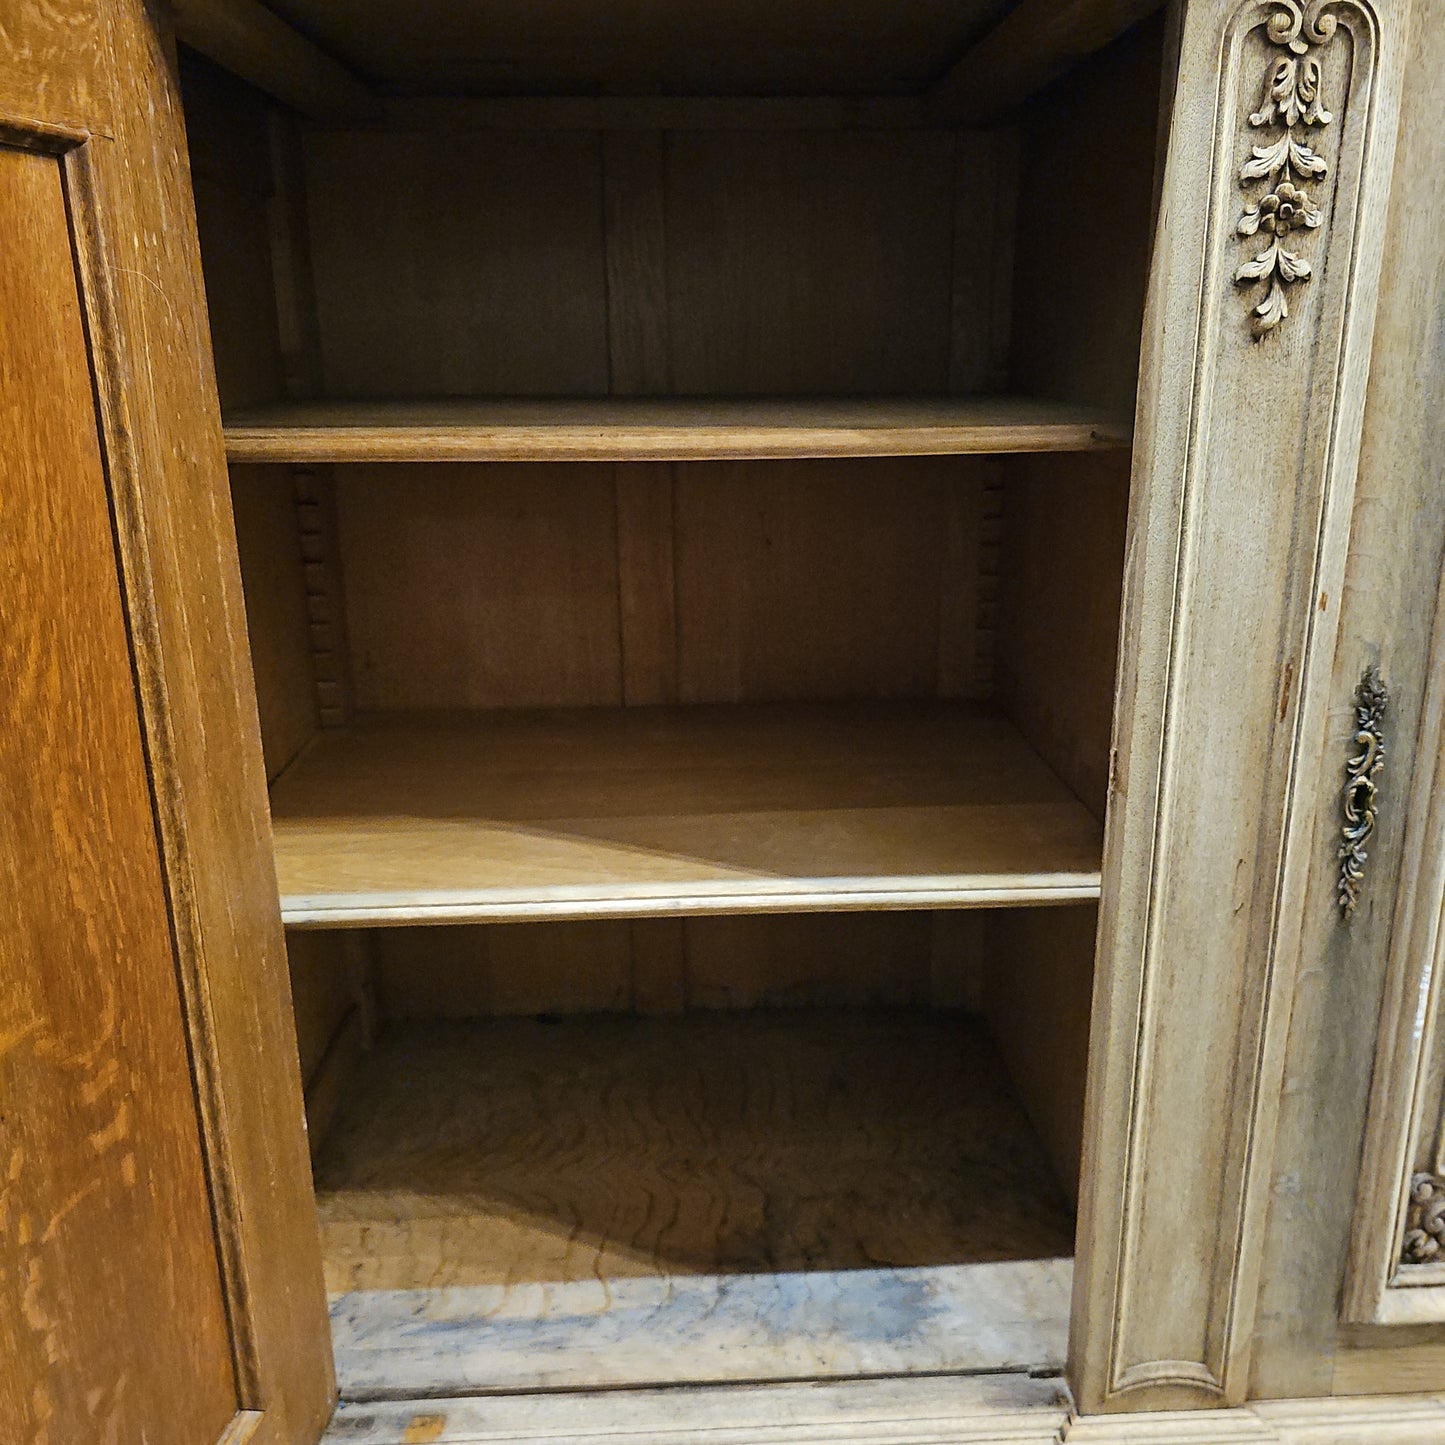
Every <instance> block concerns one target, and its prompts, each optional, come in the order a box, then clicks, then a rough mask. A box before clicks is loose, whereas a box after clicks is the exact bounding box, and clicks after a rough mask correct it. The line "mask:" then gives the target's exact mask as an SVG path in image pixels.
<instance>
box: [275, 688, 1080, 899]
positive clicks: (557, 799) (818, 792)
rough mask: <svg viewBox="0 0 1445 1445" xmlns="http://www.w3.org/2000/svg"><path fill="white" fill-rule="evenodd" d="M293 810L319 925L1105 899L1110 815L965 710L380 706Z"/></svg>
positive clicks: (292, 887)
mask: <svg viewBox="0 0 1445 1445" xmlns="http://www.w3.org/2000/svg"><path fill="white" fill-rule="evenodd" d="M979 758H986V759H987V764H988V786H987V788H986V789H981V788H980V786H979V782H978V774H977V771H976V762H975V760H977V759H979ZM271 803H272V817H273V822H274V832H275V845H276V861H277V870H278V873H279V877H280V887H281V895H282V912H283V916H284V917H285V918H286V919H287V921H288V922H290V923H293V924H297V925H300V924H305V925H310V926H321V925H325V924H338V923H353V924H354V923H361V922H371V923H384V922H396V921H403V920H404V921H407V922H433V923H439V922H459V921H464V920H473V921H482V920H487V921H501V920H506V919H509V918H523V917H552V918H566V917H571V918H590V917H602V916H608V915H614V916H615V915H621V916H625V917H642V916H647V915H650V914H659V913H679V912H691V913H709V912H711V913H718V912H798V911H808V910H818V909H869V908H890V907H892V908H897V907H908V908H923V907H930V906H937V905H940V904H942V905H947V906H952V907H987V906H992V905H998V904H1023V903H1050V902H1065V901H1069V900H1077V899H1082V898H1092V897H1096V896H1097V894H1098V888H1099V881H1098V872H1097V867H1098V861H1097V860H1098V856H1099V854H1098V850H1099V829H1098V825H1097V824H1096V823H1095V822H1094V820H1093V819H1092V818H1091V817H1090V816H1089V814H1088V812H1087V811H1086V810H1085V809H1084V808H1083V806H1082V805H1081V804H1080V803H1079V802H1078V801H1077V799H1075V798H1074V797H1073V795H1072V794H1071V793H1069V792H1068V791H1067V790H1066V789H1065V788H1064V787H1063V786H1062V785H1061V784H1060V783H1059V782H1058V780H1057V778H1056V777H1055V776H1054V775H1053V774H1052V773H1051V772H1050V771H1049V770H1048V769H1047V768H1046V767H1045V766H1044V765H1043V764H1042V763H1040V761H1039V760H1038V758H1037V757H1036V756H1035V755H1034V754H1033V753H1032V752H1031V751H1030V750H1029V749H1028V747H1027V746H1026V745H1025V744H1024V743H1023V742H1022V740H1021V739H1020V738H1019V737H1018V735H1017V734H1016V733H1015V732H1014V731H1013V730H1012V729H1011V728H1010V727H1009V726H1008V725H1007V724H1006V723H1005V722H1004V721H1003V720H1002V719H1001V718H1000V717H998V716H997V715H995V714H994V713H992V712H990V711H989V710H987V709H980V708H977V707H971V706H968V705H966V704H913V703H910V704H893V705H888V704H875V705H871V706H870V705H866V704H833V705H824V704H811V705H808V704H805V705H799V706H782V705H778V706H756V707H746V708H745V707H740V706H721V707H701V706H695V707H690V708H679V709H651V708H646V709H644V708H628V709H599V708H593V709H581V710H573V711H558V712H518V713H498V714H491V715H486V714H481V715H472V716H460V717H458V716H448V715H429V714H425V713H422V714H413V715H399V714H389V715H378V716H375V717H372V718H370V719H364V720H358V722H357V723H356V724H355V725H354V726H353V727H351V728H349V729H346V730H344V731H339V732H336V733H328V734H323V735H322V736H321V737H320V738H318V739H317V741H316V743H315V744H313V746H312V747H311V748H310V749H309V750H308V752H307V753H306V754H305V755H304V756H303V757H302V758H301V759H300V760H298V762H297V763H295V764H293V765H292V767H291V768H290V769H288V771H287V772H286V773H285V774H283V775H282V777H281V778H280V779H279V780H278V782H277V783H276V785H275V787H274V789H273V790H272V799H271Z"/></svg>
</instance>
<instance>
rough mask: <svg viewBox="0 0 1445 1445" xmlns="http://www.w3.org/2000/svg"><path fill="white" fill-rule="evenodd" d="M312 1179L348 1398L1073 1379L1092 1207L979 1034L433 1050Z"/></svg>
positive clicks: (383, 1083)
mask: <svg viewBox="0 0 1445 1445" xmlns="http://www.w3.org/2000/svg"><path fill="white" fill-rule="evenodd" d="M316 1169H317V1189H318V1195H319V1201H320V1209H321V1215H322V1238H323V1247H324V1249H325V1252H326V1257H327V1262H328V1263H327V1270H328V1281H329V1287H330V1288H331V1290H332V1291H333V1294H336V1292H338V1291H340V1292H342V1293H340V1294H339V1295H336V1297H335V1298H334V1299H333V1308H332V1326H333V1334H334V1337H335V1340H336V1346H337V1361H338V1368H339V1371H340V1378H341V1381H342V1388H343V1392H344V1393H345V1394H347V1395H348V1396H350V1397H356V1396H357V1395H358V1393H368V1392H370V1393H374V1392H376V1391H381V1390H391V1391H396V1390H402V1391H421V1390H423V1389H426V1390H428V1391H439V1392H443V1393H445V1392H448V1391H451V1392H456V1391H464V1390H470V1389H476V1388H494V1387H495V1388H507V1389H514V1388H540V1387H543V1386H567V1387H580V1386H590V1385H603V1384H621V1383H631V1384H637V1383H661V1382H666V1381H669V1380H689V1379H693V1380H702V1379H714V1380H715V1379H739V1378H743V1379H747V1378H779V1377H790V1376H800V1375H810V1374H819V1375H850V1374H870V1373H871V1374H887V1373H895V1372H930V1371H938V1370H966V1369H983V1368H994V1369H997V1368H1010V1367H1020V1366H1026V1367H1035V1366H1039V1367H1045V1366H1053V1365H1056V1364H1058V1363H1059V1362H1060V1361H1061V1358H1062V1353H1061V1352H1062V1349H1063V1347H1064V1319H1065V1316H1066V1314H1067V1303H1066V1301H1067V1296H1068V1290H1069V1278H1070V1271H1069V1265H1068V1261H1067V1258H1066V1257H1067V1255H1068V1253H1069V1250H1070V1245H1071V1230H1070V1215H1069V1210H1068V1206H1067V1203H1066V1202H1065V1196H1064V1193H1063V1191H1062V1190H1061V1189H1060V1188H1059V1186H1058V1185H1057V1184H1056V1183H1055V1181H1054V1180H1053V1178H1052V1176H1051V1175H1050V1173H1049V1171H1048V1166H1047V1165H1046V1164H1045V1162H1044V1160H1043V1157H1042V1151H1041V1149H1040V1146H1039V1144H1038V1142H1037V1140H1036V1139H1035V1138H1034V1137H1033V1134H1032V1132H1031V1130H1030V1128H1029V1125H1028V1123H1027V1121H1026V1119H1025V1117H1024V1115H1023V1113H1022V1111H1021V1110H1020V1108H1019V1106H1018V1104H1017V1103H1016V1102H1015V1101H1014V1099H1013V1098H1012V1096H1011V1094H1010V1092H1009V1090H1008V1086H1007V1084H1006V1083H1005V1082H1004V1076H1003V1073H1002V1069H1001V1066H1000V1063H999V1060H998V1057H997V1055H996V1054H995V1053H994V1051H993V1049H992V1048H991V1047H990V1045H989V1043H988V1040H987V1035H986V1033H985V1032H984V1030H983V1029H982V1027H981V1026H980V1025H979V1024H978V1023H977V1022H976V1021H974V1020H970V1019H968V1018H967V1017H965V1016H961V1015H938V1016H930V1015H928V1014H924V1013H916V1012H898V1013H881V1014H864V1013H826V1012H825V1013H812V1012H792V1011H789V1012H785V1013H766V1012H765V1013H751V1014H689V1015H684V1016H678V1017H673V1018H668V1019H646V1020H643V1019H635V1018H625V1017H618V1016H613V1017H594V1018H575V1019H569V1020H564V1021H553V1022H546V1021H537V1020H501V1021H490V1022H481V1021H473V1022H469V1023H465V1024H451V1025H445V1024H436V1023H433V1024H425V1025H422V1024H413V1025H410V1026H408V1027H406V1028H405V1029H397V1030H395V1031H394V1032H393V1033H392V1035H391V1036H390V1037H389V1038H387V1039H386V1040H385V1041H384V1042H383V1043H382V1044H381V1045H380V1047H379V1049H378V1051H377V1052H376V1053H375V1054H374V1055H373V1056H372V1057H371V1058H370V1059H369V1060H368V1064H367V1068H366V1077H365V1078H364V1080H363V1081H362V1082H361V1083H360V1084H359V1085H358V1087H357V1088H356V1089H355V1091H354V1092H353V1094H352V1096H351V1097H350V1098H349V1099H348V1101H347V1103H346V1104H345V1106H344V1108H343V1112H342V1115H341V1117H340V1118H339V1119H338V1121H337V1123H336V1125H335V1126H334V1129H333V1132H332V1135H331V1138H330V1141H329V1142H328V1144H327V1146H326V1147H325V1148H324V1150H323V1151H322V1153H321V1155H320V1157H319V1158H318V1160H317V1166H316Z"/></svg>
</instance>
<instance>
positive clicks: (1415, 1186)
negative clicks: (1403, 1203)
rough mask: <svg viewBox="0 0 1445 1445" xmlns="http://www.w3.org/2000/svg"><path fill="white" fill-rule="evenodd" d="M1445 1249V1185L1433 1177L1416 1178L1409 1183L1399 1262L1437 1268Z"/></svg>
mask: <svg viewBox="0 0 1445 1445" xmlns="http://www.w3.org/2000/svg"><path fill="white" fill-rule="evenodd" d="M1442 1247H1445V1181H1442V1180H1440V1179H1438V1178H1436V1176H1435V1175H1433V1174H1416V1175H1414V1176H1413V1177H1412V1178H1411V1180H1410V1202H1409V1205H1408V1206H1407V1208H1406V1211H1405V1239H1404V1243H1403V1245H1402V1246H1401V1249H1400V1262H1401V1264H1434V1263H1435V1262H1436V1261H1438V1260H1439V1258H1440V1252H1441V1249H1442Z"/></svg>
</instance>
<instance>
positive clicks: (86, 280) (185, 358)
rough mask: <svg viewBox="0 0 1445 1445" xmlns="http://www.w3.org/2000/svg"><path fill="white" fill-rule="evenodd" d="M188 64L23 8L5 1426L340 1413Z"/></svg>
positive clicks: (7, 914)
mask: <svg viewBox="0 0 1445 1445" xmlns="http://www.w3.org/2000/svg"><path fill="white" fill-rule="evenodd" d="M182 142H183V137H182V134H181V126H180V121H179V109H178V104H177V99H176V95H175V90H174V79H173V63H172V55H171V53H170V51H169V49H168V47H167V45H166V43H165V37H164V36H162V35H160V34H158V33H157V31H156V29H155V22H154V18H153V14H152V12H151V8H150V7H149V6H147V5H145V4H143V3H142V0H10V3H7V4H5V5H4V6H3V9H0V258H3V262H0V540H3V565H0V716H3V721H0V728H3V733H0V736H3V745H0V887H3V893H4V898H5V910H4V922H3V925H0V1099H3V1104H0V1362H3V1366H0V1420H3V1421H4V1425H3V1427H0V1435H3V1436H4V1438H5V1439H6V1440H7V1441H11V1440H13V1441H16V1442H24V1445H82V1442H83V1445H102V1442H114V1445H131V1442H139V1441H145V1442H147V1445H213V1442H219V1441H225V1442H227V1445H239V1442H241V1441H247V1442H252V1445H260V1442H266V1445H309V1442H312V1441H314V1440H316V1439H317V1438H318V1437H319V1435H320V1434H321V1431H322V1430H323V1429H324V1426H325V1423H326V1420H327V1417H328V1415H329V1413H330V1409H331V1405H332V1397H333V1385H332V1374H331V1365H330V1345H329V1339H328V1334H327V1327H326V1313H325V1296H324V1293H323V1290H322V1284H321V1271H320V1257H319V1244H318V1241H317V1235H316V1227H315V1220H314V1203H313V1200H312V1198H311V1193H310V1184H309V1177H308V1163H307V1151H306V1144H305V1138H304V1124H303V1117H302V1107H301V1096H300V1085H299V1078H298V1071H297V1064H296V1051H295V1042H294V1036H293V1033H292V1027H291V1024H290V1022H289V999H288V995H287V982H286V968H285V956H284V942H283V938H282V934H281V928H280V918H279V911H278V904H277V900H276V891H275V883H274V877H273V871H272V864H271V860H270V852H269V839H268V827H267V814H266V799H265V791H264V782H263V778H262V773H261V765H260V747H259V739H258V736H257V727H256V720H255V714H254V701H253V690H252V687H251V681H250V677H249V671H248V663H247V661H246V658H245V652H244V645H245V637H244V626H243V623H242V621H241V619H242V610H241V600H240V588H239V581H238V576H237V568H236V561H235V557H234V541H233V540H232V537H233V533H232V530H231V524H230V517H229V504H228V498H227V490H226V475H225V465H224V459H223V454H222V447H221V436H220V421H219V416H218V413H217V407H216V401H215V387H214V381H213V378H212V373H211V362H210V357H209V344H208V339H207V335H206V326H205V319H204V318H205V312H204V306H203V298H202V295H201V286H200V280H199V276H200V268H199V259H198V253H197V247H196V241H195V235H194V222H193V217H192V213H191V204H190V188H189V179H188V176H187V172H186V168H185V160H184V154H185V152H184V147H183V143H182Z"/></svg>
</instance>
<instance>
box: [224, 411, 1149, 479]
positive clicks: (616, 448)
mask: <svg viewBox="0 0 1445 1445" xmlns="http://www.w3.org/2000/svg"><path fill="white" fill-rule="evenodd" d="M1128 443H1129V426H1128V424H1127V422H1124V421H1121V420H1120V419H1118V418H1116V417H1109V416H1105V415H1104V414H1102V413H1099V412H1095V411H1090V410H1089V409H1087V408H1083V407H1078V406H1072V405H1069V404H1067V403H1064V402H1053V401H1037V400H1031V399H1027V398H1021V397H930V398H921V399H920V398H860V399H850V398H840V399H833V400H822V399H815V398H797V399H762V400H713V399H699V400H687V399H682V398H675V399H667V400H651V399H647V400H644V399H633V398H613V399H609V400H598V401H582V400H518V401H508V400H454V401H416V402H374V401H353V402H341V401H326V402H304V403H295V404H288V405H284V406H275V407H269V408H263V409H260V410H255V411H248V412H242V413H238V414H236V415H234V416H232V417H229V418H227V423H226V454H227V456H228V457H229V458H230V460H231V461H233V462H296V463H303V462H312V463H315V462H447V461H450V462H525V461H596V462H621V461H716V460H726V459H729V458H770V457H871V456H943V455H951V454H962V453H967V452H995V453H997V452H1050V451H1086V450H1089V449H1092V448H1100V447H1121V446H1127V445H1128Z"/></svg>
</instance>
